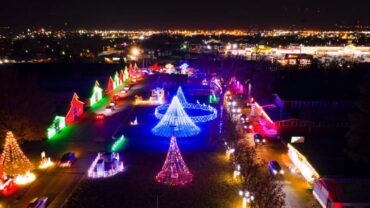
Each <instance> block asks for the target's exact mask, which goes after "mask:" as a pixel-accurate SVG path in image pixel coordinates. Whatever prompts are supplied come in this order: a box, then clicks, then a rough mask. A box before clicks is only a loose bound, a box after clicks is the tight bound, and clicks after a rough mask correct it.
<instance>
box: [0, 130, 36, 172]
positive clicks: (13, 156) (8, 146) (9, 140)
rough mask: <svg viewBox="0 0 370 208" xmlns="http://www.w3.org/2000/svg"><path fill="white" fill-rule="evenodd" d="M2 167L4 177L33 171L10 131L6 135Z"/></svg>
mask: <svg viewBox="0 0 370 208" xmlns="http://www.w3.org/2000/svg"><path fill="white" fill-rule="evenodd" d="M2 158H3V161H2V166H3V171H4V173H5V175H7V176H17V175H23V174H26V173H27V172H29V171H30V170H32V169H33V165H32V163H31V162H30V160H29V159H28V158H27V157H26V155H25V154H24V153H23V152H22V150H21V148H20V147H19V145H18V143H17V140H16V139H15V138H14V135H13V133H12V132H11V131H8V132H7V133H6V138H5V145H4V150H3V153H2Z"/></svg>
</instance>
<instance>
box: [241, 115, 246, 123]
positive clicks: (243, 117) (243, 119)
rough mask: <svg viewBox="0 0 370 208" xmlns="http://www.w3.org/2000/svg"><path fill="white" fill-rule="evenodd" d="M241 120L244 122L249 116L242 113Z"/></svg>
mask: <svg viewBox="0 0 370 208" xmlns="http://www.w3.org/2000/svg"><path fill="white" fill-rule="evenodd" d="M240 120H241V121H242V122H245V121H248V117H247V115H245V114H242V115H241V116H240Z"/></svg>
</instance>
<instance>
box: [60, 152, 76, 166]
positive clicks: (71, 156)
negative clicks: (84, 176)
mask: <svg viewBox="0 0 370 208" xmlns="http://www.w3.org/2000/svg"><path fill="white" fill-rule="evenodd" d="M75 160H76V156H75V153H73V152H66V153H64V154H63V156H62V158H61V159H60V161H59V167H71V165H72V164H73V163H74V162H75Z"/></svg>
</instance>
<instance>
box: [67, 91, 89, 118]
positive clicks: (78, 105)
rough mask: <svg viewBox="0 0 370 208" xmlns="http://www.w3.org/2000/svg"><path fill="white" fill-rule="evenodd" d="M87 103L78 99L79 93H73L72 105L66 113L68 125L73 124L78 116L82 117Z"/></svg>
mask: <svg viewBox="0 0 370 208" xmlns="http://www.w3.org/2000/svg"><path fill="white" fill-rule="evenodd" d="M84 105H85V103H83V102H81V101H80V100H79V99H78V95H77V93H74V94H73V97H72V101H71V107H70V108H69V110H68V113H67V115H66V125H70V124H72V123H73V122H74V121H75V120H76V119H77V118H78V117H80V116H81V115H82V114H83V112H84Z"/></svg>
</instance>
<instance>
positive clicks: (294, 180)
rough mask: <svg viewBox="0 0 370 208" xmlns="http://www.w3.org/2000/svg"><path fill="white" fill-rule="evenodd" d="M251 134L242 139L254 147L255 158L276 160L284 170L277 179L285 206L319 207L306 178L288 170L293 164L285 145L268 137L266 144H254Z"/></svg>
mask: <svg viewBox="0 0 370 208" xmlns="http://www.w3.org/2000/svg"><path fill="white" fill-rule="evenodd" d="M252 119H253V118H252ZM239 120H240V119H239ZM252 123H253V122H252ZM239 124H240V122H239ZM239 126H240V125H239ZM239 128H241V127H239ZM253 135H254V133H246V134H244V138H243V139H245V140H246V142H247V144H248V145H251V146H254V147H255V148H256V153H257V158H256V159H257V160H260V161H264V162H266V163H267V162H269V161H271V160H276V161H278V162H279V164H280V165H281V166H282V168H283V170H284V175H283V176H282V177H280V178H279V180H281V182H282V183H283V184H284V186H283V191H284V192H285V203H286V207H288V208H320V207H321V206H320V205H319V203H318V202H317V201H316V199H315V198H314V197H313V195H312V190H308V189H307V182H306V179H305V178H304V177H303V176H302V175H300V174H299V173H292V172H291V171H290V168H289V167H293V166H294V165H293V163H292V162H291V161H290V159H289V156H288V149H287V147H286V146H285V145H284V144H283V143H281V142H280V141H277V140H268V139H267V141H266V144H263V145H261V144H259V145H257V146H256V145H255V143H254V141H253ZM266 169H267V165H266Z"/></svg>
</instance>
